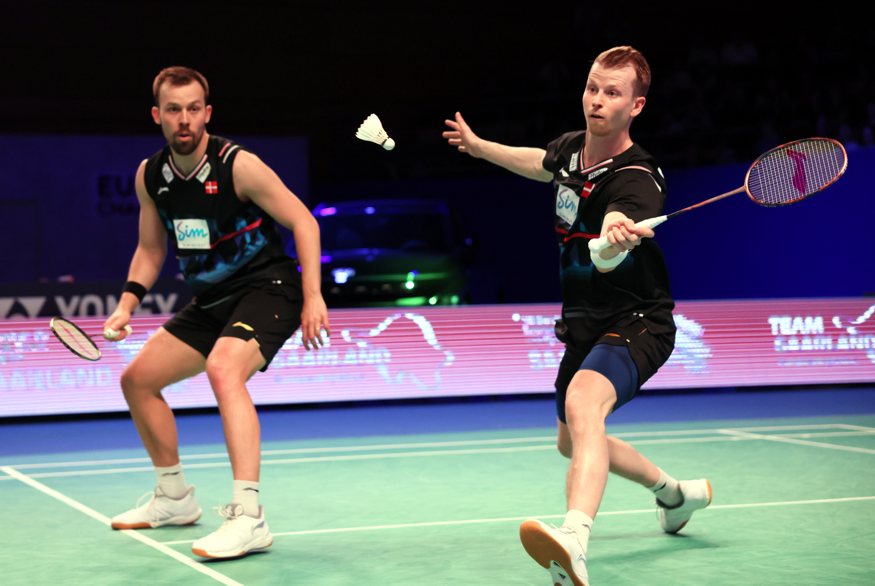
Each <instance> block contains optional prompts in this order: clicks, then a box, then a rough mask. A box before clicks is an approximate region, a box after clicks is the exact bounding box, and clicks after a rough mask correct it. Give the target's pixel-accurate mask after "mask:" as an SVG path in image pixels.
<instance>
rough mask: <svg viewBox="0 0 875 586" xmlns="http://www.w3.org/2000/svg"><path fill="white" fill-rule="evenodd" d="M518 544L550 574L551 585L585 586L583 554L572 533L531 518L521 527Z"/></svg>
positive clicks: (587, 577) (581, 547)
mask: <svg viewBox="0 0 875 586" xmlns="http://www.w3.org/2000/svg"><path fill="white" fill-rule="evenodd" d="M520 541H522V543H523V547H524V548H525V549H526V552H527V553H528V554H529V555H530V556H531V557H532V559H533V560H535V561H536V562H538V563H539V564H541V566H542V567H543V568H545V569H547V570H548V571H549V572H550V579H551V580H552V583H553V585H554V586H571V585H572V584H573V585H574V586H587V584H589V574H588V573H587V571H586V554H585V553H584V551H583V546H582V545H581V544H580V541H579V540H578V539H577V535H575V534H574V531H572V530H571V529H569V528H568V527H558V528H557V527H552V526H550V525H547V524H546V523H543V522H541V521H536V520H533V519H530V520H528V521H524V522H523V524H522V525H520Z"/></svg>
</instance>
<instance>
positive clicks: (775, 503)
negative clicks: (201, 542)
mask: <svg viewBox="0 0 875 586" xmlns="http://www.w3.org/2000/svg"><path fill="white" fill-rule="evenodd" d="M861 501H875V496H853V497H844V498H834V499H810V500H800V501H773V502H765V503H740V504H735V505H711V506H709V507H708V510H709V511H710V510H720V509H753V508H762V507H792V506H800V505H822V504H835V503H848V502H861ZM645 513H646V514H650V515H655V513H656V509H655V508H649V509H629V510H625V511H604V512H599V514H598V516H599V518H601V517H615V516H620V515H640V514H645ZM564 518H565V513H562V514H559V515H528V516H515V517H490V518H486V519H460V520H457V521H425V522H421V523H396V524H392V525H367V526H360V527H339V528H335V529H311V530H306V531H285V532H282V533H273V536H274V537H295V536H300V535H321V534H326V533H356V532H361V531H384V530H388V529H415V528H421V527H446V526H453V525H475V524H484V523H506V522H510V521H525V520H526V519H564ZM192 541H193V540H190V541H189V540H180V541H165V542H163V543H164V544H165V545H183V544H186V543H192Z"/></svg>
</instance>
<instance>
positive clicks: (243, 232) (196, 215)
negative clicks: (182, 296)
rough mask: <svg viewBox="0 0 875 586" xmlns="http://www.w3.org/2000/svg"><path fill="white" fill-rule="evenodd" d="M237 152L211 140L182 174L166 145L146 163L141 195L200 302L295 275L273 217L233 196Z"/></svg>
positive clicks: (218, 140) (229, 145) (219, 140)
mask: <svg viewBox="0 0 875 586" xmlns="http://www.w3.org/2000/svg"><path fill="white" fill-rule="evenodd" d="M240 151H241V147H240V146H239V145H237V144H234V143H232V142H231V141H229V140H227V139H224V138H221V137H218V136H210V137H209V142H208V145H207V151H206V153H205V154H204V157H203V159H201V161H200V163H198V165H197V166H196V167H195V168H194V169H193V170H192V171H191V172H190V173H188V174H187V175H186V174H183V173H182V172H181V171H180V170H179V169H178V168H177V167H176V165H175V164H174V162H173V157H172V156H171V152H170V147H169V146H166V147H164V148H163V149H162V150H160V151H158V152H157V153H155V154H154V155H152V156H151V157H150V158H149V159H148V160H147V161H146V168H145V173H144V179H145V184H146V191H147V192H148V194H149V196H150V197H151V198H152V199H153V200H154V201H155V205H156V206H157V208H158V213H159V215H160V216H161V219H162V221H163V222H164V226H165V228H166V229H167V233H168V234H169V235H170V239H171V240H172V241H173V246H174V248H175V251H176V257H177V258H178V259H179V267H180V270H181V271H182V275H183V277H184V278H185V280H186V282H188V284H189V285H190V286H191V288H192V292H193V293H194V295H195V297H197V298H198V300H199V301H201V302H203V301H204V299H214V298H216V297H219V296H223V295H226V294H228V293H229V292H231V291H233V290H234V289H236V288H237V287H239V286H242V285H243V284H244V282H245V281H251V280H252V279H258V278H270V277H271V276H285V277H289V276H291V275H290V274H289V271H292V272H293V273H294V274H295V275H297V269H296V267H295V266H294V262H293V261H292V260H291V259H290V258H289V257H288V256H286V254H285V252H284V251H283V246H282V241H281V239H280V236H279V232H278V231H277V229H276V225H275V223H274V220H273V218H271V217H270V215H268V214H267V213H266V212H265V211H264V210H262V209H261V208H259V207H258V206H257V205H255V204H254V203H252V202H242V201H240V199H238V197H237V194H236V191H235V189H234V177H233V174H232V168H233V164H234V159H235V157H236V156H237V154H238V153H239V152H240Z"/></svg>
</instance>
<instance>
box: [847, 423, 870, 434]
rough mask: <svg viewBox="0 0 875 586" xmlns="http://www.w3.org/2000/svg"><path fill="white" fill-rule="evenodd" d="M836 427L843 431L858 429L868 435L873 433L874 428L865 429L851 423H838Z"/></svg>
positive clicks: (863, 426)
mask: <svg viewBox="0 0 875 586" xmlns="http://www.w3.org/2000/svg"><path fill="white" fill-rule="evenodd" d="M838 427H842V428H844V429H858V430H860V431H868V432H870V433H875V427H866V426H865V425H853V424H851V423H839V424H838Z"/></svg>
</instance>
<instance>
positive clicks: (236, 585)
mask: <svg viewBox="0 0 875 586" xmlns="http://www.w3.org/2000/svg"><path fill="white" fill-rule="evenodd" d="M0 471H2V472H4V473H6V474H8V475H9V476H10V477H12V478H15V479H16V480H19V481H20V482H23V483H24V484H26V485H28V486H30V487H31V488H35V489H36V490H38V491H40V492H42V493H43V494H46V495H48V496H50V497H52V498H53V499H57V500H59V501H61V502H62V503H64V504H65V505H67V506H69V507H72V508H74V509H76V510H77V511H79V512H80V513H84V514H86V515H88V516H89V517H91V518H92V519H95V520H96V521H99V522H100V523H103V524H104V525H106V526H107V527H109V525H110V520H109V517H106V516H105V515H101V514H100V513H98V512H97V511H95V510H94V509H92V508H91V507H89V506H86V505H84V504H82V503H80V502H79V501H77V500H74V499H72V498H70V497H68V496H67V495H65V494H62V493H60V492H58V491H57V490H55V489H53V488H49V487H48V486H46V485H45V484H43V483H41V482H37V481H36V480H34V479H33V478H30V477H29V476H27V475H25V474H22V473H21V472H19V471H18V470H16V469H14V468H10V467H9V466H2V467H0ZM119 533H124V534H125V535H127V536H128V537H130V538H131V539H134V540H136V541H139V542H140V543H144V544H146V545H148V546H149V547H151V548H152V549H155V550H157V551H159V552H161V553H163V554H164V555H167V556H169V557H172V558H173V559H175V560H176V561H178V562H181V563H183V564H184V565H186V566H188V567H189V568H191V569H193V570H195V571H197V572H200V573H201V574H204V575H206V576H207V577H209V578H212V579H213V580H215V581H216V582H219V583H220V584H226V585H227V586H243V585H242V584H240V582H237V581H236V580H232V579H231V578H229V577H228V576H225V575H224V574H220V573H219V572H217V571H215V570H214V569H212V568H210V567H208V566H205V565H203V564H199V563H197V562H196V561H194V560H193V559H191V558H189V557H187V556H185V555H183V554H181V553H179V552H178V551H176V550H174V549H171V548H170V547H168V546H167V544H165V543H161V542H160V541H155V540H154V539H152V538H151V537H146V536H145V535H143V534H142V533H140V532H138V531H134V530H122V531H119Z"/></svg>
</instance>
